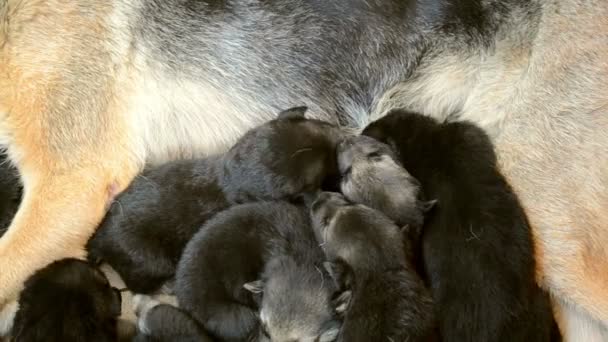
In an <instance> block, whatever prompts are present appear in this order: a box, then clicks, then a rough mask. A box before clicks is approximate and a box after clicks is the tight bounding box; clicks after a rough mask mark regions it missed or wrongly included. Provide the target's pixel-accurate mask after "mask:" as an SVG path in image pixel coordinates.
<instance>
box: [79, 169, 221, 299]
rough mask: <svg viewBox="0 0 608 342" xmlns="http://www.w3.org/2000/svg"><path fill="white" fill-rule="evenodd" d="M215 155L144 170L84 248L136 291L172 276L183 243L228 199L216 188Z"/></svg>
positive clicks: (149, 289)
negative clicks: (110, 267) (105, 263)
mask: <svg viewBox="0 0 608 342" xmlns="http://www.w3.org/2000/svg"><path fill="white" fill-rule="evenodd" d="M218 165H220V164H219V158H218V157H215V158H208V159H202V160H187V161H176V162H171V163H169V164H166V165H163V166H160V167H157V168H154V169H150V170H147V171H145V172H144V173H143V175H142V176H139V177H137V178H136V179H135V180H134V181H133V182H132V183H131V185H130V186H129V187H128V188H127V189H126V190H125V191H124V192H123V193H122V194H121V195H120V196H118V198H117V199H116V201H115V203H114V204H113V205H112V207H111V208H110V211H109V212H108V214H107V215H106V217H105V219H104V221H103V222H102V223H101V226H100V227H99V229H98V230H97V232H96V233H95V235H94V236H93V237H92V238H91V240H90V241H89V243H88V246H87V249H88V251H89V259H90V260H93V261H100V260H103V261H105V262H107V263H108V264H109V265H111V266H112V267H113V268H114V269H115V270H116V271H117V272H118V274H120V276H121V277H122V279H123V280H124V282H125V284H126V286H127V287H128V288H129V289H130V290H131V291H133V292H136V293H151V292H154V291H156V290H158V289H159V288H160V287H161V286H162V285H163V283H165V282H167V281H168V280H170V279H171V278H173V276H174V275H175V268H176V267H177V262H178V261H179V258H180V256H181V253H182V251H183V249H184V246H185V245H186V243H188V241H189V240H190V239H191V238H192V236H193V235H194V234H195V233H196V232H197V231H198V229H199V228H200V226H201V225H202V224H203V223H205V221H207V220H208V219H209V218H211V217H212V216H213V215H215V214H216V213H218V212H219V211H221V210H223V209H226V208H227V207H228V206H229V205H230V203H229V202H228V201H227V199H226V196H225V195H224V192H223V191H222V189H221V188H220V186H219V181H218V172H217V168H218Z"/></svg>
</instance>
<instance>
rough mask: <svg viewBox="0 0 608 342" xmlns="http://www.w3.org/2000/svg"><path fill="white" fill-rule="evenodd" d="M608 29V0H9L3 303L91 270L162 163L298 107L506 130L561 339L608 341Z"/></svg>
mask: <svg viewBox="0 0 608 342" xmlns="http://www.w3.org/2000/svg"><path fill="white" fill-rule="evenodd" d="M606 18H608V2H607V1H605V0H542V1H541V0H373V1H372V0H325V1H320V0H273V1H243V0H222V1H220V0H207V1H184V0H164V1H160V0H106V1H92V0H72V1H63V0H4V1H0V144H2V145H6V146H7V147H8V152H9V155H10V158H11V161H12V162H13V163H14V165H16V166H17V167H18V169H19V172H20V174H21V178H22V179H23V183H24V186H25V192H24V194H25V196H24V200H23V204H22V205H21V207H20V209H19V212H18V213H17V215H16V216H15V219H14V220H13V222H12V223H11V226H10V228H9V231H10V233H8V234H5V235H4V236H3V237H2V239H0V270H2V272H1V273H0V284H2V287H0V305H4V304H5V303H9V302H10V301H11V300H12V299H14V298H16V296H17V295H18V292H19V290H20V289H21V288H22V285H23V283H24V281H25V280H26V279H27V278H28V277H29V276H30V275H31V274H33V273H34V271H35V270H37V269H40V268H42V267H44V266H45V265H47V264H49V263H51V262H52V261H53V260H58V259H61V258H65V257H84V256H85V251H84V246H85V245H86V243H87V241H88V240H89V238H90V237H91V235H92V234H93V233H94V231H95V228H96V227H97V226H98V224H99V222H101V220H102V219H103V216H104V214H105V213H106V210H107V204H108V203H109V202H110V201H111V200H112V199H113V198H114V196H115V195H116V194H118V193H120V192H121V191H122V190H124V189H126V188H127V186H128V185H129V183H130V182H131V181H132V180H133V179H134V177H136V175H137V174H138V173H139V172H140V171H141V169H142V168H143V167H144V165H147V164H157V163H160V162H164V161H167V160H174V159H178V158H198V157H203V156H205V155H209V154H215V153H221V152H224V151H225V150H226V149H227V148H229V146H230V145H231V144H233V143H234V142H235V141H236V140H237V139H238V138H239V137H240V136H241V135H242V134H243V133H244V132H246V131H247V130H248V129H250V128H252V127H254V126H255V125H258V124H261V123H263V122H265V121H267V120H269V119H271V118H272V117H274V113H275V112H276V111H278V110H279V109H281V108H288V107H290V106H294V105H306V106H308V107H309V108H310V111H311V115H312V116H313V117H316V118H323V119H327V120H330V121H332V122H334V123H340V124H341V125H343V126H347V127H348V128H351V129H354V130H357V129H360V128H362V127H364V126H365V125H366V123H367V122H369V121H370V120H374V119H377V118H380V117H382V116H383V115H384V114H385V113H386V112H387V111H388V110H390V109H392V108H405V109H408V110H414V111H418V112H421V113H423V114H425V115H432V116H434V117H436V118H440V119H442V120H443V119H448V120H450V121H455V120H470V121H473V122H475V123H476V124H478V125H479V126H481V127H483V129H484V130H486V132H488V133H490V134H491V137H492V139H493V141H494V142H495V143H496V151H497V155H498V166H499V167H500V169H501V171H502V172H503V174H504V175H505V177H506V178H507V179H508V180H509V182H510V183H511V184H512V186H513V188H514V189H515V190H516V191H517V192H518V194H519V196H520V199H521V201H522V204H523V206H524V207H525V209H526V211H527V212H528V215H529V218H530V223H531V226H532V228H533V234H534V238H535V240H534V242H535V244H536V251H537V259H538V263H537V278H538V280H539V281H540V282H541V283H542V285H543V286H544V287H545V288H546V289H548V290H550V291H551V293H552V295H553V297H554V298H555V303H556V304H557V305H558V309H559V310H558V311H559V312H560V317H561V319H562V320H563V324H562V326H561V327H562V328H563V329H564V332H565V334H566V335H567V336H568V337H569V338H570V339H572V340H574V341H578V340H585V341H589V342H592V341H593V342H597V341H606V340H608V272H605V270H606V269H608V229H606V227H608V211H607V210H606V208H607V207H608V191H606V188H607V186H608V172H606V171H605V170H607V169H608V154H607V153H605V151H606V150H607V149H608V105H607V104H608V92H606V89H608V44H606V41H607V40H608V20H607V19H606ZM566 164H567V167H565V166H566Z"/></svg>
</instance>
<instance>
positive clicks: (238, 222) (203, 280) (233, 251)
mask: <svg viewBox="0 0 608 342" xmlns="http://www.w3.org/2000/svg"><path fill="white" fill-rule="evenodd" d="M280 256H289V257H290V258H292V259H293V260H295V262H296V263H298V264H315V263H316V264H318V265H321V263H322V261H323V254H322V252H321V250H320V248H319V247H318V245H317V243H316V240H315V238H314V234H313V232H312V229H311V228H310V225H309V218H308V215H307V213H306V211H305V210H303V209H301V208H299V207H297V206H294V205H291V204H288V203H284V202H259V203H251V204H243V205H239V206H235V207H233V208H231V209H229V210H227V211H225V212H222V213H220V214H218V215H217V216H216V217H215V218H213V219H212V220H211V221H209V222H208V223H207V224H206V225H205V227H203V229H201V230H200V231H199V232H198V233H197V234H196V235H195V236H194V238H193V239H192V240H191V241H190V242H189V243H188V246H187V247H186V249H185V251H184V255H183V257H182V259H181V261H180V264H179V268H178V272H177V277H176V278H177V281H176V286H175V293H176V295H177V298H178V302H179V305H180V307H181V308H183V309H184V310H186V311H187V312H189V313H190V314H191V315H192V316H193V317H194V318H195V319H196V320H197V321H198V322H200V323H201V324H202V325H203V326H204V327H205V329H206V330H207V331H208V332H210V333H211V334H212V335H213V336H215V337H216V338H220V339H222V340H243V339H245V338H247V337H249V336H251V334H253V333H256V332H257V326H258V315H257V310H258V304H259V302H258V301H257V300H256V298H255V296H252V294H251V293H250V292H249V291H248V290H247V289H245V288H244V285H245V284H246V283H250V282H252V281H256V280H257V279H258V277H260V276H261V274H262V271H263V270H264V267H265V265H266V264H267V263H268V262H269V261H270V260H271V259H273V258H275V257H280ZM286 309H287V308H286ZM292 309H293V308H292ZM296 309H299V308H296Z"/></svg>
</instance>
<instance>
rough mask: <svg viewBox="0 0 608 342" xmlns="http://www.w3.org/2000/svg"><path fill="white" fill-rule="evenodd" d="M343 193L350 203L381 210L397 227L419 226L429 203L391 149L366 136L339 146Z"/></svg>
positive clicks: (339, 165) (345, 140)
mask: <svg viewBox="0 0 608 342" xmlns="http://www.w3.org/2000/svg"><path fill="white" fill-rule="evenodd" d="M338 168H339V170H340V174H341V176H342V180H341V186H340V188H341V190H342V193H343V194H344V195H345V196H346V198H348V199H349V200H350V201H352V202H356V203H361V204H364V205H366V206H369V207H371V208H374V209H376V210H380V211H381V212H383V213H384V214H385V215H387V216H388V217H390V218H391V219H392V220H393V221H395V222H397V223H398V224H399V225H405V224H411V225H412V226H415V227H420V226H422V222H423V219H424V216H423V215H424V212H425V211H426V210H428V206H429V203H428V202H424V201H422V189H421V188H420V182H418V180H416V179H415V178H414V177H412V175H410V174H409V173H408V172H407V170H405V169H404V168H403V167H402V166H401V165H400V164H399V162H398V159H397V158H396V156H395V154H394V153H393V151H392V150H391V148H390V147H389V146H388V145H386V144H383V143H381V142H379V141H377V140H375V139H373V138H370V137H367V136H352V137H348V138H346V139H344V140H343V141H342V142H341V143H340V144H339V145H338Z"/></svg>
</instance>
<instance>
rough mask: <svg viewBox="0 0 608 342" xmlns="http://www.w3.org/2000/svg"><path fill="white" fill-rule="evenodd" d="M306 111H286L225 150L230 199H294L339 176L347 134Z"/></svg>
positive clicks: (223, 182)
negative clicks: (339, 148) (338, 159)
mask: <svg viewBox="0 0 608 342" xmlns="http://www.w3.org/2000/svg"><path fill="white" fill-rule="evenodd" d="M303 111H304V109H303V108H302V107H296V108H292V109H290V110H287V111H283V112H282V113H281V114H280V115H279V117H278V118H277V119H275V120H272V121H270V122H268V123H267V124H264V125H262V126H259V127H257V128H255V129H253V130H250V131H249V132H247V133H245V135H244V136H243V137H242V138H241V139H240V140H239V142H238V143H237V144H236V145H235V146H234V147H232V148H231V149H230V150H229V151H228V152H227V153H226V155H225V157H224V164H223V168H222V174H221V185H222V188H223V189H224V191H225V193H226V194H227V196H228V198H229V200H230V201H232V202H236V203H243V202H248V201H252V200H271V199H294V198H295V197H298V196H299V195H300V194H302V193H311V192H313V193H314V192H316V191H318V190H319V189H320V188H321V187H322V185H323V183H324V181H325V180H327V179H330V178H332V177H333V176H335V175H336V174H337V166H336V164H337V163H336V156H335V150H336V146H337V144H338V142H339V141H340V140H341V138H342V137H343V136H344V132H343V131H342V130H340V129H339V128H338V127H336V126H334V125H331V124H329V123H327V122H324V121H320V120H313V119H306V118H304V113H303Z"/></svg>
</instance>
